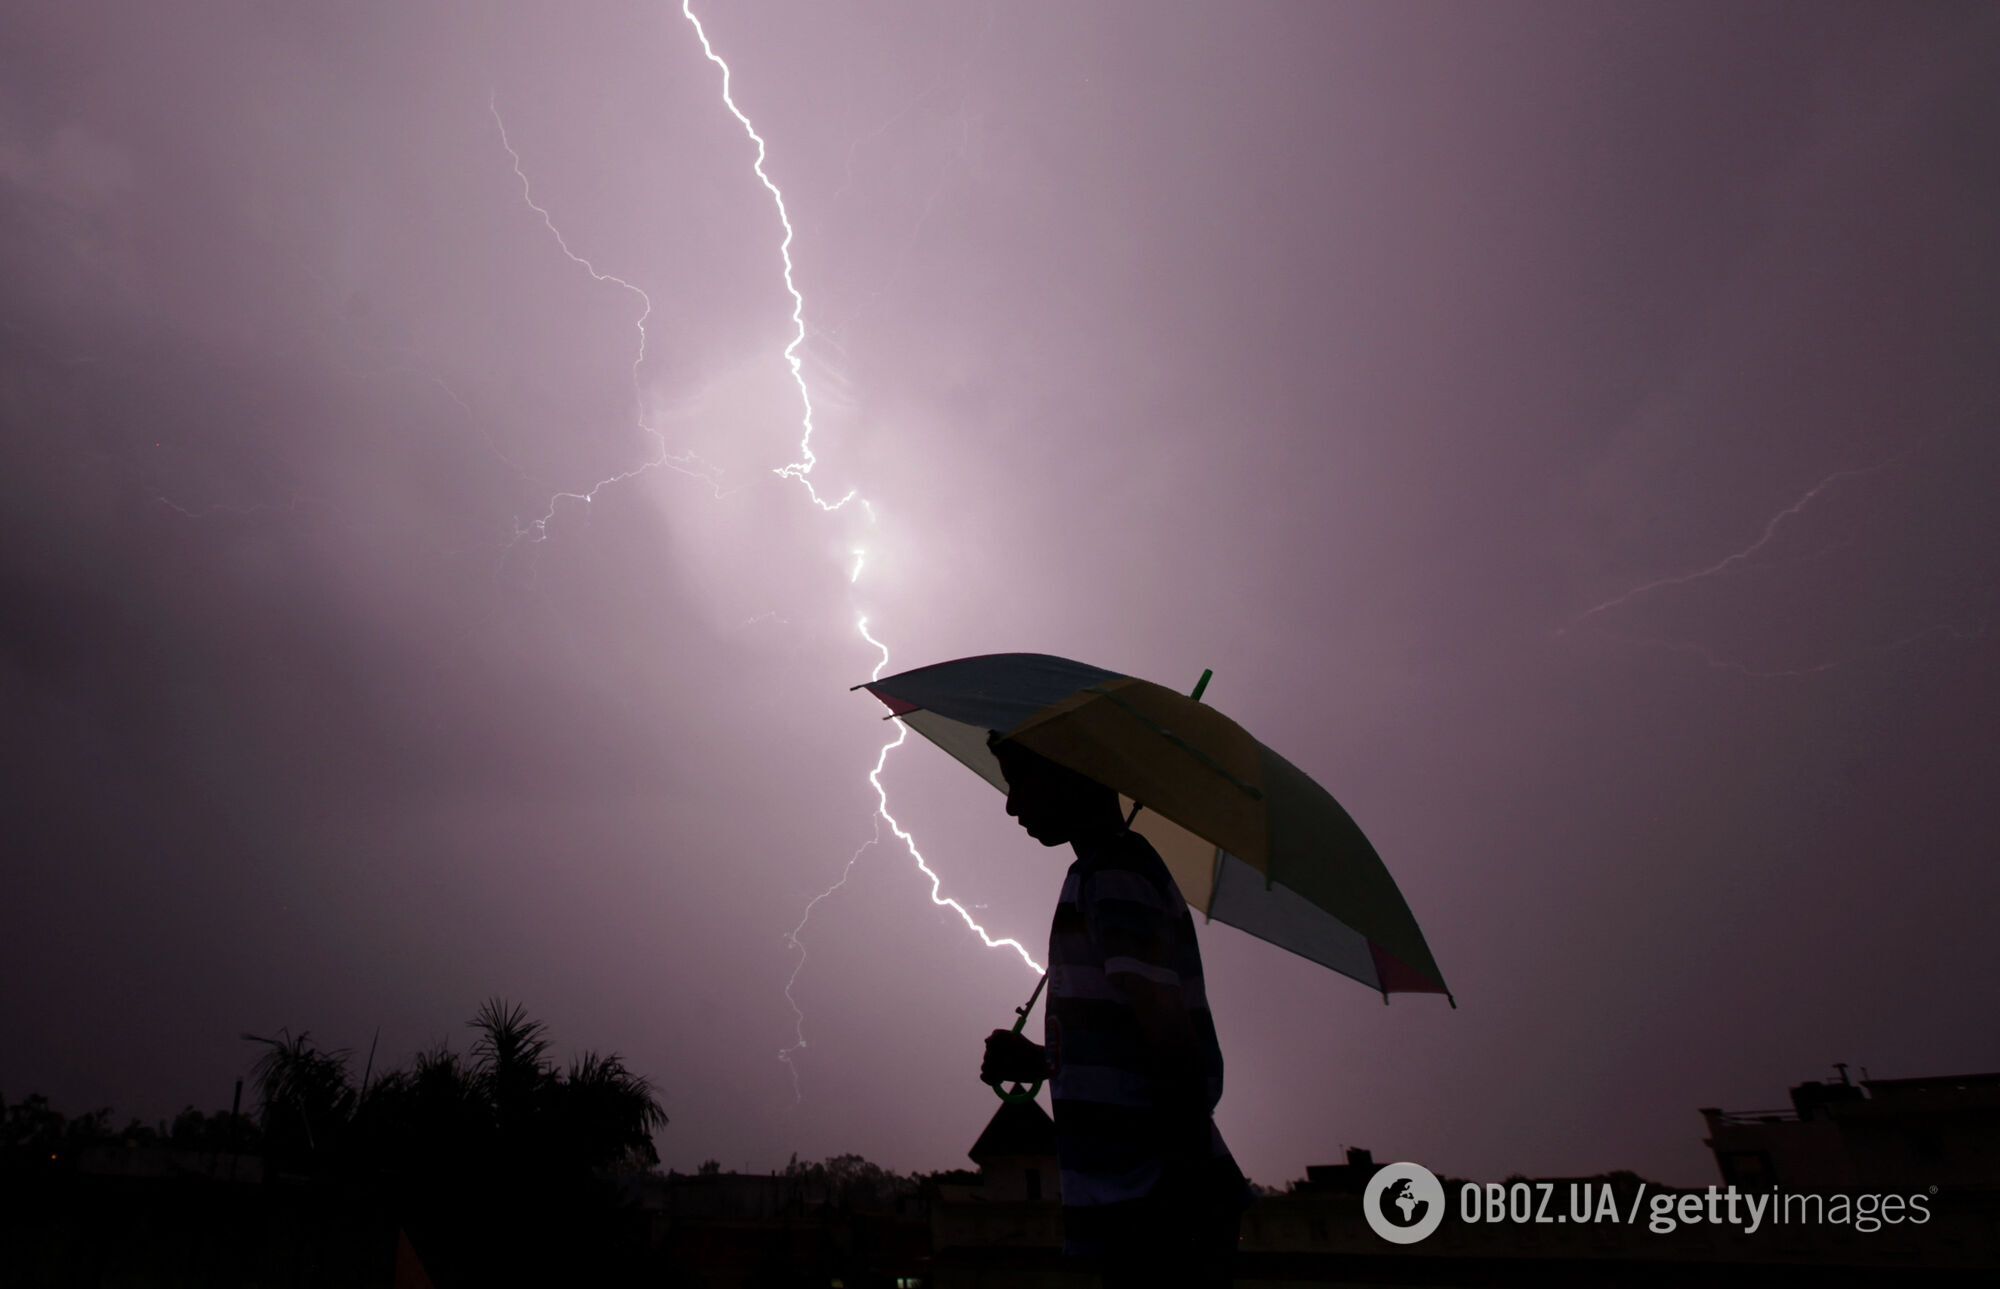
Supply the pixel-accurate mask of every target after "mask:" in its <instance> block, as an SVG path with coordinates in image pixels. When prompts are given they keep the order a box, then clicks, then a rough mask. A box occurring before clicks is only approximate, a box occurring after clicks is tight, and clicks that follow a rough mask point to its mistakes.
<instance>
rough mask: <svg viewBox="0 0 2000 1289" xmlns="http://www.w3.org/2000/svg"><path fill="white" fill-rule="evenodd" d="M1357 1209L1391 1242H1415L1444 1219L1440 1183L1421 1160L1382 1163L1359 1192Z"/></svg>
mask: <svg viewBox="0 0 2000 1289" xmlns="http://www.w3.org/2000/svg"><path fill="white" fill-rule="evenodd" d="M1361 1212H1362V1215H1363V1216H1364V1217H1366V1218H1367V1219H1368V1225H1369V1227H1370V1228H1371V1229H1372V1230H1373V1231H1374V1232H1375V1234H1377V1235H1379V1236H1381V1237H1382V1238H1383V1239H1385V1240H1387V1241H1388V1242H1389V1243H1391V1244H1415V1243H1416V1242H1417V1241H1418V1240H1421V1239H1423V1238H1424V1237H1425V1236H1427V1235H1429V1234H1430V1233H1431V1232H1432V1231H1435V1230H1437V1229H1438V1223H1440V1222H1442V1221H1444V1185H1443V1183H1441V1182H1439V1181H1438V1179H1437V1177H1436V1176H1435V1175H1434V1174H1433V1173H1432V1172H1431V1170H1430V1169H1428V1168H1426V1167H1424V1166H1423V1165H1422V1164H1408V1163H1403V1164H1385V1165H1383V1167H1382V1168H1380V1169H1378V1170H1377V1171H1376V1173H1375V1175H1374V1176H1373V1177H1371V1178H1369V1179H1368V1188H1367V1189H1366V1190H1364V1191H1363V1192H1362V1193H1361Z"/></svg>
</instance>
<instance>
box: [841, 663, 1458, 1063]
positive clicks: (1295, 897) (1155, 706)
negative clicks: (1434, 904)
mask: <svg viewBox="0 0 2000 1289" xmlns="http://www.w3.org/2000/svg"><path fill="white" fill-rule="evenodd" d="M1202 683H1203V684H1204V685H1205V684H1206V683H1207V675H1206V673H1204V675H1203V678H1202ZM854 688H855V689H866V690H868V691H869V692H870V693H872V694H874V695H875V696H876V697H877V698H879V699H881V700H882V702H883V704H884V705H886V706H887V707H888V709H889V715H890V717H894V718H897V719H900V720H901V721H902V722H903V723H904V724H906V725H908V726H909V727H910V728H911V729H913V730H915V731H916V732H917V733H919V734H921V735H923V736H924V737H925V738H927V739H929V740H930V741H931V742H932V743H935V744H937V746H939V747H940V748H943V749H944V750H945V751H946V752H948V753H949V754H950V755H951V756H953V757H954V758H956V759H957V760H958V761H960V762H962V763H963V764H964V765H966V766H967V767H969V768H970V769H971V770H972V771H973V772H974V773H975V774H978V775H979V776H980V777H981V778H983V779H985V780H986V781H987V782H988V783H991V784H992V785H993V786H994V787H995V788H998V789H999V790H1000V791H1002V792H1005V791H1006V790H1007V780H1006V778H1005V776H1004V775H1002V773H1001V771H1000V763H999V761H998V759H997V758H995V757H994V755H993V752H992V750H991V749H990V748H989V747H988V746H987V744H986V736H987V731H988V730H998V731H1000V733H1001V734H1002V735H1003V736H1005V737H1006V738H1008V739H1011V740H1013V741H1014V742H1016V743H1018V744H1020V745H1022V746H1024V747H1027V748H1030V749H1032V750H1033V751H1036V752H1039V753H1041V754H1042V755H1043V756H1046V757H1048V758H1049V759H1050V760H1052V761H1055V762H1057V763H1058V764H1061V765H1065V766H1067V767H1069V768H1070V769H1072V770H1075V771H1077V772H1078V773H1080V774H1083V775H1086V776H1088V777H1090V778H1092V779H1095V780H1097V781H1098V782H1099V783H1102V784H1104V785H1106V786H1107V787H1110V788H1113V789H1115V790H1116V791H1117V792H1118V795H1119V797H1120V799H1121V802H1122V803H1124V804H1129V805H1130V806H1131V807H1132V809H1133V810H1134V812H1135V813H1136V811H1137V810H1138V809H1139V808H1140V807H1142V806H1143V807H1144V809H1145V815H1144V817H1142V818H1137V819H1136V821H1135V822H1133V824H1132V828H1133V830H1134V831H1136V832H1138V833H1140V834H1141V835H1142V836H1144V837H1145V838H1146V840H1147V841H1149V842H1151V843H1152V845H1153V849H1155V850H1156V851H1158V852H1159V854H1160V858H1161V859H1162V860H1163V861H1165V863H1166V866H1167V869H1168V870H1169V871H1170V872H1171V873H1172V874H1173V876H1174V881H1175V882H1176V883H1177V884H1178V885H1179V886H1180V891H1181V896H1182V898H1183V899H1185V900H1186V901H1187V904H1188V907H1189V908H1191V909H1193V910H1195V911H1197V912H1200V913H1203V914H1205V915H1206V916H1207V917H1208V919H1209V920H1210V921H1215V922H1222V923H1225V924H1227V925H1229V926H1233V927H1237V928H1238V929H1240V930H1243V931H1247V932H1249V933H1250V934H1251V935H1254V936H1256V937H1258V938H1259V939H1263V940H1268V941H1269V942H1271V943H1272V944H1275V945H1278V946H1279V947H1280V948H1284V949H1289V950H1291V951H1292V952H1293V953H1296V954H1299V955H1300V956H1302V957H1305V958H1310V959H1311V960H1312V961H1314V962H1317V963H1320V964H1322V965H1324V966H1327V967H1331V968H1332V969H1333V970H1335V971H1338V972H1340V973H1341V974H1342V975H1345V976H1350V977H1352V978H1353V979H1355V980H1358V981H1360V982H1361V983H1363V984H1365V985H1367V986H1369V987H1370V988H1371V989H1375V990H1377V991H1379V992H1380V993H1381V995H1382V1001H1383V1002H1385V1003H1386V1002H1388V1001H1389V995H1390V994H1392V993H1431V994H1443V995H1445V997H1446V998H1447V999H1451V992H1450V990H1449V989H1447V988H1446V987H1445V983H1444V976H1443V974H1442V973H1441V972H1439V970H1438V966H1437V962H1436V960H1435V959H1433V958H1432V957H1431V951H1430V947H1429V946H1428V945H1426V944H1425V943H1424V934H1423V932H1422V931H1421V930H1420V929H1418V927H1417V920H1416V918H1415V917H1414V916H1412V915H1411V913H1410V907H1409V905H1408V904H1407V903H1405V902H1404V900H1403V896H1402V892H1400V891H1399V890H1397V889H1396V883H1395V880H1394V879H1393V878H1391V877H1390V876H1389V870H1388V869H1387V868H1385V867H1384V866H1383V864H1382V860H1381V858H1380V857H1379V856H1378V855H1376V853H1375V848H1374V847H1373V846H1372V845H1370V844H1369V841H1368V838H1367V837H1366V836H1364V835H1363V834H1362V832H1361V829H1360V828H1359V827H1358V826H1357V825H1356V824H1355V822H1354V820H1353V819H1351V818H1349V817H1348V814H1347V812H1346V811H1345V810H1343V809H1342V808H1341V806H1340V803H1338V802H1337V801H1335V800H1334V799H1333V797H1332V795H1331V794H1330V793H1328V792H1327V791H1326V789H1324V788H1322V787H1320V785H1319V784H1317V783H1315V782H1313V780H1312V779H1311V778H1310V777H1309V776H1308V775H1306V774H1305V773H1304V772H1303V771H1301V770H1299V769H1298V768H1297V767H1296V766H1294V765H1293V764H1292V763H1291V762H1290V761H1287V760H1286V759H1285V758H1284V757H1282V756H1279V755H1278V754H1277V753H1276V752H1274V751H1272V750H1271V749H1270V748H1268V747H1266V746H1264V745H1263V744H1262V743H1260V742H1258V741H1257V740H1256V739H1254V738H1252V737H1251V736H1250V735H1249V733H1248V732H1247V731H1245V730H1244V729H1243V727H1242V726H1240V725H1238V724H1237V723H1236V722H1235V721H1232V720H1230V719H1229V718H1228V717H1227V716H1224V715H1223V714H1222V713H1221V712H1218V711H1216V710H1215V709H1214V708H1213V707H1209V706H1207V705H1205V704H1203V703H1201V702H1199V701H1198V698H1199V694H1200V688H1199V687H1197V689H1196V692H1195V694H1194V695H1185V694H1181V693H1178V692H1176V691H1174V690H1171V689H1168V688H1166V687H1165V686H1162V685H1156V684H1154V683H1152V682H1151V681H1146V680H1141V679H1139V678H1138V677H1136V676H1127V675H1123V674H1120V673H1118V672H1114V671H1106V670H1104V669H1103V668H1101V667H1092V666H1089V665H1087V664H1085V663H1080V662H1073V661H1071V660H1069V659H1067V658H1058V657H1055V656H1053V655H1050V654H1038V653H999V654H982V655H979V656H977V657H972V658H959V659H955V660H953V661H951V662H941V663H936V664H934V665H932V666H928V667H919V668H916V669H915V670H913V671H905V672H901V673H899V674H897V675H894V676H885V677H882V678H881V679H879V680H873V681H869V682H866V683H865V684H861V685H856V686H854ZM885 719H887V718H885ZM1033 1001H1034V1000H1033V999H1030V1000H1029V1003H1030V1005H1031V1006H1032V1004H1033ZM1452 1005H1453V1006H1454V1007H1456V1006H1457V1005H1458V1004H1457V1002H1456V1000H1452ZM1021 1015H1022V1018H1023V1019H1025V1018H1026V1008H1023V1009H1021ZM1016 1028H1017V1029H1018V1028H1019V1025H1018V1024H1017V1025H1016Z"/></svg>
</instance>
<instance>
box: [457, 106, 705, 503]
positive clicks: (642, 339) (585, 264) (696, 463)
mask: <svg viewBox="0 0 2000 1289" xmlns="http://www.w3.org/2000/svg"><path fill="white" fill-rule="evenodd" d="M486 108H487V110H488V111H489V112H491V113H492V114H493V124H494V126H495V128H497V129H498V130H499V131H500V146H501V147H503V148H505V149H507V156H508V157H509V159H511V160H512V161H513V163H514V177H515V178H516V179H519V180H520V181H521V200H522V201H523V202H525V203H527V207H528V209H529V210H532V211H534V212H535V214H537V215H539V216H540V217H541V220H542V226H543V227H544V228H546V229H548V230H549V234H550V236H552V237H554V238H555V239H556V245H557V246H558V247H559V248H560V249H561V250H562V253H563V254H564V255H566V256H568V257H569V260H570V262H571V263H573V264H577V265H579V266H581V267H582V269H583V271H584V272H586V273H588V274H590V276H591V277H592V278H594V279H596V280H597V281H599V282H603V283H607V284H609V285H611V286H615V287H617V288H619V289H620V290H622V291H626V292H629V293H630V294H631V295H632V296H633V297H634V298H636V299H637V300H638V302H639V316H638V317H637V318H636V319H634V320H633V323H632V326H633V329H634V330H636V331H637V332H638V333H639V349H638V354H637V356H636V357H634V358H633V359H632V399H633V403H634V406H635V407H636V409H637V411H636V416H637V421H636V424H637V427H638V429H639V430H641V431H642V432H643V433H645V434H646V435H647V436H648V437H650V438H651V439H652V440H653V448H654V452H653V455H652V456H651V457H649V458H647V459H646V460H644V461H641V462H640V463H639V464H638V465H635V466H629V467H627V468H626V469H623V470H617V471H614V472H613V473H611V474H608V475H606V476H605V477H604V478H602V479H599V480H598V481H597V482H596V483H593V484H592V485H590V487H588V488H586V489H584V490H583V491H581V492H575V491H568V492H558V493H555V494H554V495H552V496H551V497H550V498H549V501H548V505H547V506H546V507H545V508H544V509H543V510H542V513H541V514H540V515H539V516H538V517H536V518H535V519H532V520H530V521H529V522H528V523H526V524H525V525H524V524H521V523H520V522H519V521H518V520H516V522H515V529H514V539H515V540H516V541H520V540H522V539H526V540H529V541H534V542H540V541H543V540H545V539H546V538H547V537H548V532H549V523H550V521H552V520H553V519H554V518H555V517H556V510H557V508H558V507H560V506H561V505H562V503H564V502H566V501H568V502H582V503H584V504H586V505H587V504H589V503H591V502H593V501H596V500H597V494H598V493H600V492H602V491H603V490H604V489H606V488H609V487H611V486H612V485H613V484H619V483H623V482H625V481H626V480H627V479H636V478H638V477H639V476H640V475H642V474H646V473H647V472H649V471H652V470H657V469H660V468H662V467H665V468H666V469H669V470H676V471H679V472H680V473H681V474H685V475H692V476H693V477H695V478H697V479H701V480H703V481H704V482H706V483H707V484H708V486H709V488H710V490H711V491H712V492H713V493H714V494H715V496H716V497H717V498H718V499H720V498H722V497H724V496H727V495H728V494H727V493H725V492H724V491H723V490H722V487H721V485H719V484H718V483H717V482H716V480H715V473H714V471H713V470H711V469H706V468H699V467H700V466H701V459H700V458H699V457H698V456H696V455H695V454H694V453H692V452H685V453H679V454H675V453H670V452H668V451H667V440H666V436H665V435H663V434H661V433H660V431H659V430H658V429H657V428H655V427H654V425H653V424H652V422H651V421H649V420H648V419H647V417H646V394H645V386H644V384H643V383H642V382H643V377H642V371H643V369H644V368H645V365H646V321H647V319H649V318H651V317H652V316H653V298H652V297H651V296H649V295H647V294H646V292H645V289H644V288H643V287H640V286H638V285H637V284H635V283H633V282H629V281H627V280H626V279H624V278H622V277H619V276H618V275H617V274H615V273H606V272H604V271H603V270H602V269H599V268H598V267H597V265H595V264H593V263H592V262H591V261H590V260H589V259H588V258H586V257H584V256H582V255H578V254H577V253H576V252H575V251H573V250H571V249H570V244H569V239H568V238H566V237H564V236H563V232H562V230H561V229H560V228H557V227H556V221H555V217H554V216H552V215H551V214H549V212H548V208H547V207H545V206H543V205H542V204H541V203H540V202H538V201H536V200H535V189H534V185H533V184H532V183H530V182H529V180H528V172H527V171H526V170H525V169H523V168H522V165H521V154H520V153H519V152H518V151H516V150H515V148H514V142H513V140H512V139H510V138H508V136H507V122H506V121H505V120H504V119H502V117H501V115H500V101H499V96H498V95H497V94H493V95H489V96H488V98H487V101H486Z"/></svg>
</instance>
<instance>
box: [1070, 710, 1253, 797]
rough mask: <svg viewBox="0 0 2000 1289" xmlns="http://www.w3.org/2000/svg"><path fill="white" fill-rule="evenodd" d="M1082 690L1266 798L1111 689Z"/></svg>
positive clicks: (1204, 763)
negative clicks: (1103, 700) (1123, 712)
mask: <svg viewBox="0 0 2000 1289" xmlns="http://www.w3.org/2000/svg"><path fill="white" fill-rule="evenodd" d="M1082 692H1084V693H1086V694H1096V695H1097V696H1098V697H1100V698H1105V699H1109V700H1110V701H1111V702H1112V703H1113V704H1115V705H1116V706H1118V707H1119V708H1121V709H1123V710H1124V711H1126V712H1127V713H1129V714H1130V715H1131V716H1132V717H1133V718H1134V719H1135V720H1137V721H1138V722H1139V723H1140V724H1142V725H1144V726H1145V727H1146V728H1147V729H1149V730H1151V731H1153V733H1155V734H1158V735H1159V736H1160V737H1161V738H1163V739H1165V740H1167V742H1169V743H1172V744H1173V745H1174V746H1175V747H1177V748H1179V749H1180V750H1181V751H1183V752H1186V753H1187V754H1188V755H1189V756H1191V757H1193V758H1194V759H1195V760H1197V761H1199V762H1201V763H1202V764H1203V765H1205V766H1207V767H1208V768H1209V769H1210V770H1212V771H1214V772H1215V773H1216V774H1219V775H1221V776H1222V777H1223V778H1225V779H1227V780H1229V782H1230V783H1232V784H1234V785H1235V786H1236V787H1237V788H1239V789H1240V790H1242V791H1243V792H1245V793H1247V794H1248V795H1249V797H1250V799H1251V800H1253V801H1262V800H1263V799H1264V793H1263V791H1262V790H1261V789H1259V788H1257V787H1256V786H1255V785H1253V784H1248V783H1245V782H1244V781H1243V780H1241V779H1239V778H1237V777H1236V776H1235V775H1233V774H1231V773H1230V772H1229V771H1228V770H1227V769H1225V768H1224V767H1223V765H1222V763H1221V762H1219V761H1217V760H1216V759H1215V758H1214V757H1212V756H1210V755H1209V754H1208V753H1206V752H1204V751H1202V750H1201V749H1200V748H1198V747H1196V746H1195V745H1194V744H1192V743H1190V742H1188V741H1187V740H1186V739H1184V738H1182V737H1181V736H1180V735H1178V734H1176V733H1174V732H1173V731H1172V730H1170V729H1168V728H1167V727H1166V726H1164V725H1161V724H1160V723H1159V722H1157V721H1155V720H1154V719H1153V718H1152V717H1150V716H1148V715H1146V714H1145V713H1144V712H1142V711H1140V710H1139V709H1138V708H1136V707H1134V706H1132V704H1130V703H1128V702H1126V701H1125V700H1124V699H1122V698H1120V697H1119V696H1118V695H1116V694H1114V693H1112V692H1111V691H1110V690H1108V689H1105V688H1103V687H1102V686H1098V685H1086V686H1085V687H1084V688H1083V691H1082Z"/></svg>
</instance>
